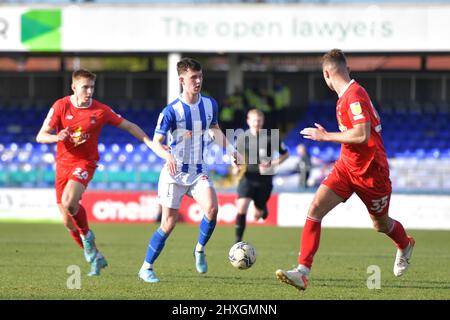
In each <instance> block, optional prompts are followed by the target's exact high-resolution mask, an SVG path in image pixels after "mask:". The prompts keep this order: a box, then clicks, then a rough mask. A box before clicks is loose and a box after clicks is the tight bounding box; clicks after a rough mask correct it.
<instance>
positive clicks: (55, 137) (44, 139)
mask: <svg viewBox="0 0 450 320" xmlns="http://www.w3.org/2000/svg"><path fill="white" fill-rule="evenodd" d="M54 131H55V130H54V129H53V128H52V127H50V126H49V125H48V122H47V121H45V122H44V124H43V125H42V127H41V129H40V130H39V132H38V134H37V136H36V142H38V143H56V142H58V141H64V140H66V139H67V137H68V136H69V135H70V132H69V128H65V129H63V130H61V131H60V132H58V134H55V133H54Z"/></svg>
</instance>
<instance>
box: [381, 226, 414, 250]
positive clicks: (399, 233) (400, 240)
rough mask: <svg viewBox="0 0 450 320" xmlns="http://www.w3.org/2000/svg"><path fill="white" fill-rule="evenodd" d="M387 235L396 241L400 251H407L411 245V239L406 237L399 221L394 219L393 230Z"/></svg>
mask: <svg viewBox="0 0 450 320" xmlns="http://www.w3.org/2000/svg"><path fill="white" fill-rule="evenodd" d="M386 235H387V236H388V237H389V238H391V239H392V241H394V243H395V245H396V246H397V248H399V249H400V250H403V249H405V248H406V247H407V246H408V245H409V238H408V236H407V235H406V232H405V229H404V228H403V226H402V224H401V223H400V222H398V221H397V220H394V219H392V228H391V230H390V231H389V232H387V233H386Z"/></svg>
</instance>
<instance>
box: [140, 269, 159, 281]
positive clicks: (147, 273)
mask: <svg viewBox="0 0 450 320" xmlns="http://www.w3.org/2000/svg"><path fill="white" fill-rule="evenodd" d="M139 278H141V279H142V280H144V281H145V282H148V283H156V282H159V279H158V277H156V274H155V272H154V271H153V270H151V269H141V270H139Z"/></svg>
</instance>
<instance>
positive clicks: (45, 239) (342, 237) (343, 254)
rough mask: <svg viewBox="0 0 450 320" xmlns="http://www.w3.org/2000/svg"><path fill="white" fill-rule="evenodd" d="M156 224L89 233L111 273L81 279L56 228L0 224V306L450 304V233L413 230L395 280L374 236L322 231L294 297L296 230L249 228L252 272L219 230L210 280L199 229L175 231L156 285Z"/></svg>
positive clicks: (75, 252)
mask: <svg viewBox="0 0 450 320" xmlns="http://www.w3.org/2000/svg"><path fill="white" fill-rule="evenodd" d="M156 227H157V226H156V225H154V224H152V225H114V224H110V225H108V224H97V225H92V228H93V230H95V233H96V236H97V245H98V247H99V248H100V249H101V250H102V252H103V253H104V254H105V256H106V257H107V259H108V262H109V267H108V268H106V269H105V270H104V271H103V272H102V275H101V276H100V277H97V278H90V277H87V276H86V273H87V272H88V271H89V265H88V264H87V263H86V262H85V261H84V258H83V254H82V251H81V249H79V248H78V247H76V246H75V244H74V243H73V242H72V239H71V238H70V236H69V234H68V233H67V231H65V228H64V227H63V226H62V225H59V224H23V223H20V224H18V223H3V224H0V275H1V280H0V299H149V300H158V299H164V300H172V299H178V300H190V299H198V300H209V299H225V300H228V299H230V300H250V299H252V300H253V299H256V300H259V299H264V300H272V299H276V300H301V299H388V300H390V299H450V269H449V266H450V250H449V247H448V245H449V243H450V232H448V231H423V230H421V231H419V230H413V231H411V230H410V233H411V234H412V235H413V236H414V237H415V239H416V247H415V249H414V254H413V258H412V265H411V268H410V270H409V272H408V273H407V274H406V275H405V276H403V277H402V278H395V277H394V275H393V274H392V265H393V259H394V255H395V250H396V249H395V247H394V246H393V244H392V242H391V240H390V239H388V238H387V237H386V236H384V235H382V234H378V233H376V232H374V231H372V230H364V229H323V231H322V241H321V247H320V249H319V252H318V254H317V255H316V259H315V263H314V268H313V272H312V275H311V278H310V287H309V288H308V290H306V291H305V292H299V291H297V290H296V289H294V288H293V287H291V286H288V285H285V284H283V283H280V282H278V280H276V278H275V275H274V271H275V270H276V269H278V268H291V267H292V266H293V265H295V264H296V259H297V253H298V249H299V237H300V229H299V228H277V227H254V226H250V227H249V228H248V229H247V232H246V234H245V239H246V240H247V241H250V242H251V243H252V244H253V245H254V246H255V247H256V249H257V260H256V263H255V265H254V266H253V267H252V268H251V269H249V270H237V269H234V268H233V267H232V266H231V265H230V264H229V262H228V250H229V248H230V247H231V245H232V240H233V238H234V228H233V227H232V226H218V227H217V228H216V231H215V233H214V235H213V237H212V239H211V240H210V243H209V244H208V247H207V259H208V263H209V270H208V273H207V274H205V275H199V274H197V272H196V271H195V266H194V260H193V256H192V250H193V247H194V244H195V243H196V240H197V236H198V227H197V226H195V225H184V224H179V225H178V226H177V227H176V229H175V230H174V232H173V233H172V235H171V237H170V238H169V239H168V241H167V242H166V247H165V249H164V251H163V252H162V254H161V256H160V257H159V259H158V261H157V262H156V264H155V271H156V272H157V275H158V276H159V277H160V279H161V282H160V283H158V284H146V283H143V282H141V281H139V280H138V278H137V272H138V270H139V268H140V266H141V264H142V261H143V259H144V255H145V251H146V248H147V243H148V240H149V237H150V236H151V234H152V233H153V232H154V230H155V229H156ZM70 265H78V266H80V268H81V270H82V277H81V289H80V290H73V289H72V290H71V289H68V288H67V285H66V283H67V279H68V277H69V276H70V275H69V274H68V273H67V272H66V270H67V267H68V266H70ZM369 265H378V266H379V267H380V269H381V289H380V290H369V289H368V288H367V285H366V281H367V278H368V276H370V274H368V273H367V267H368V266H369Z"/></svg>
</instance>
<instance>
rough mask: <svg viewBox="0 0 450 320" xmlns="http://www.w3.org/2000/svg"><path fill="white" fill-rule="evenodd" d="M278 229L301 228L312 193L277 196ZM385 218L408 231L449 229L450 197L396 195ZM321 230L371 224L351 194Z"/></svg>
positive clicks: (323, 224) (357, 199) (329, 214)
mask: <svg viewBox="0 0 450 320" xmlns="http://www.w3.org/2000/svg"><path fill="white" fill-rule="evenodd" d="M278 197H279V198H278V203H279V205H280V204H282V206H283V208H282V209H281V208H278V221H277V224H278V225H279V226H284V227H293V226H297V227H303V225H304V223H305V219H306V214H307V212H308V207H309V205H310V203H311V201H312V199H313V197H314V194H312V193H280V194H279V195H278ZM389 215H390V216H391V217H392V218H394V219H396V220H399V221H400V222H401V223H402V224H403V226H404V227H405V228H408V229H443V230H450V197H449V196H448V195H396V194H393V195H392V197H391V205H390V209H389ZM322 226H324V227H343V228H372V221H371V219H370V217H369V214H368V213H367V209H366V207H365V206H364V204H363V203H362V201H361V200H360V199H359V198H358V197H357V196H356V195H353V196H351V197H350V199H348V200H347V201H346V202H345V203H341V204H339V205H338V206H337V207H335V208H334V209H333V210H332V211H331V212H330V213H328V215H327V216H326V217H325V218H324V219H323V221H322Z"/></svg>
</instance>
